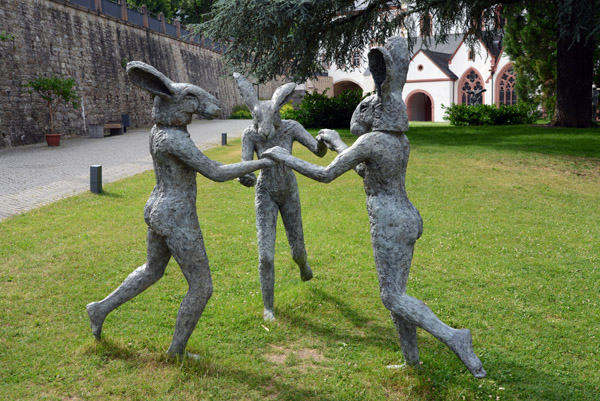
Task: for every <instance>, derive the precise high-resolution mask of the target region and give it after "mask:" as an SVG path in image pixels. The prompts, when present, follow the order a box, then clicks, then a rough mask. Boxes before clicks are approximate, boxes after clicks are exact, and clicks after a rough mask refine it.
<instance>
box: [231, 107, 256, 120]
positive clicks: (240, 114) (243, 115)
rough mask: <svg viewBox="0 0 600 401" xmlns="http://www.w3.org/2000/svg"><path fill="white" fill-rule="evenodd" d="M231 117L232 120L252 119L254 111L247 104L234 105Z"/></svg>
mask: <svg viewBox="0 0 600 401" xmlns="http://www.w3.org/2000/svg"><path fill="white" fill-rule="evenodd" d="M229 118H230V119H232V120H252V113H250V109H249V108H248V106H246V105H245V104H238V105H236V106H233V109H232V110H231V115H230V116H229Z"/></svg>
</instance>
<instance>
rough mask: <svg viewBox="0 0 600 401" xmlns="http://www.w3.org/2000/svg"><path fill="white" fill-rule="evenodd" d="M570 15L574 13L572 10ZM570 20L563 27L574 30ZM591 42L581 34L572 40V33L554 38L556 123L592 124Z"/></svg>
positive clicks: (583, 1)
mask: <svg viewBox="0 0 600 401" xmlns="http://www.w3.org/2000/svg"><path fill="white" fill-rule="evenodd" d="M587 1H589V0H575V1H574V3H576V5H574V6H573V7H582V6H583V7H586V6H587ZM586 8H587V7H586ZM590 11H591V10H590ZM573 15H578V13H577V12H573V14H572V16H573ZM573 19H574V18H573V17H572V20H571V21H570V22H569V24H570V25H571V26H570V27H568V28H566V29H569V28H570V29H571V30H574V29H575V25H576V24H577V21H574V20H573ZM562 29H565V27H562ZM594 44H595V43H594V40H593V39H592V38H589V39H586V38H585V37H584V35H582V37H580V38H579V40H573V35H562V36H560V37H559V38H558V40H557V43H556V47H557V66H556V67H557V68H556V111H555V113H554V121H553V124H554V125H556V126H559V127H576V128H589V127H590V126H591V124H592V83H593V75H594Z"/></svg>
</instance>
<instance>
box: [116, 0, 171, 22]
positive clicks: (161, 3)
mask: <svg viewBox="0 0 600 401" xmlns="http://www.w3.org/2000/svg"><path fill="white" fill-rule="evenodd" d="M171 3H175V2H174V1H169V0H127V4H129V5H131V6H134V7H141V6H143V5H146V8H148V11H149V12H150V13H151V14H154V15H158V14H160V13H163V14H164V15H165V17H166V18H167V19H172V18H173V16H174V15H175V11H176V10H177V9H176V8H174V7H173V5H172V4H171Z"/></svg>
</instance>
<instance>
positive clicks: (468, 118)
mask: <svg viewBox="0 0 600 401" xmlns="http://www.w3.org/2000/svg"><path fill="white" fill-rule="evenodd" d="M442 108H443V109H444V110H445V113H444V120H448V121H450V124H452V125H510V124H532V123H534V122H535V121H536V120H537V119H538V117H539V113H538V111H537V110H535V109H534V108H532V107H531V106H528V105H524V104H523V105H522V104H517V105H513V106H505V105H500V106H499V107H496V106H494V105H488V104H480V105H474V106H470V105H465V104H452V105H451V106H450V107H445V106H444V105H442Z"/></svg>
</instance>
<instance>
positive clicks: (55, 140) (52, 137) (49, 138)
mask: <svg viewBox="0 0 600 401" xmlns="http://www.w3.org/2000/svg"><path fill="white" fill-rule="evenodd" d="M44 136H45V137H46V143H47V144H48V146H58V145H60V134H44Z"/></svg>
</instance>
